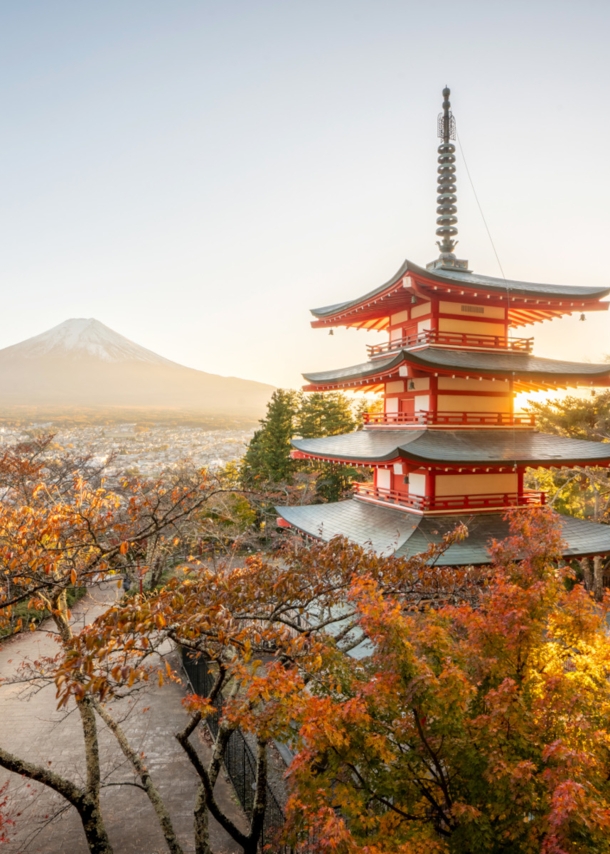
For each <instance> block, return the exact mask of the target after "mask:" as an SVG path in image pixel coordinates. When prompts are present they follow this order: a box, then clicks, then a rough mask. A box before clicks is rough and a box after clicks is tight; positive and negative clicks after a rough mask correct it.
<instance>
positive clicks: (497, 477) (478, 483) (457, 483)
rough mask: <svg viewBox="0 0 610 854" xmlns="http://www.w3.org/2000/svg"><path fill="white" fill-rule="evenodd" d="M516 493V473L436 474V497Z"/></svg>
mask: <svg viewBox="0 0 610 854" xmlns="http://www.w3.org/2000/svg"><path fill="white" fill-rule="evenodd" d="M498 492H499V493H505V492H508V493H516V492H517V474H516V473H514V474H513V473H510V474H505V473H492V474H439V475H437V476H436V495H437V497H441V496H448V495H493V494H494V493H498Z"/></svg>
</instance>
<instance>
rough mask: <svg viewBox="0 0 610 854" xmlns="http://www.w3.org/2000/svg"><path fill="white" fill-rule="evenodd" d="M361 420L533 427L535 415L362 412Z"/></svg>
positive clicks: (380, 422)
mask: <svg viewBox="0 0 610 854" xmlns="http://www.w3.org/2000/svg"><path fill="white" fill-rule="evenodd" d="M362 420H363V422H364V423H365V424H369V425H377V426H379V425H385V426H391V425H403V424H414V425H422V426H425V425H430V424H433V425H438V424H444V425H446V426H455V427H459V426H460V425H471V424H480V425H487V426H501V427H535V426H536V416H535V415H530V414H521V413H520V414H518V415H514V414H512V413H510V412H451V411H437V412H433V411H426V410H423V409H421V410H418V411H417V412H364V413H363V415H362Z"/></svg>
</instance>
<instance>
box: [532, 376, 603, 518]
mask: <svg viewBox="0 0 610 854" xmlns="http://www.w3.org/2000/svg"><path fill="white" fill-rule="evenodd" d="M528 409H529V411H530V412H532V413H533V414H534V415H535V416H536V423H537V426H538V428H539V429H540V430H542V431H543V432H544V433H554V434H555V435H558V436H567V437H569V438H571V439H586V440H588V441H593V442H607V441H610V391H604V392H602V393H601V394H596V393H593V394H592V395H591V396H590V397H582V398H580V397H572V396H570V395H569V396H567V397H564V398H563V399H562V400H555V401H549V402H545V403H538V402H535V401H529V402H528ZM527 486H529V487H530V488H532V489H543V490H545V491H546V492H547V494H548V503H549V504H550V505H551V506H552V507H554V508H555V509H556V510H558V511H559V512H560V513H567V514H569V515H571V516H579V517H581V518H592V519H594V520H595V521H597V522H603V521H608V517H609V515H610V482H609V480H608V471H607V470H606V469H604V468H600V467H595V466H585V467H583V468H580V467H579V468H575V469H570V470H566V469H557V470H554V471H549V470H546V469H530V470H529V472H528V475H527Z"/></svg>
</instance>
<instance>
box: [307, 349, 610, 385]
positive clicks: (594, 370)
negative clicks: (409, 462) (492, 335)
mask: <svg viewBox="0 0 610 854" xmlns="http://www.w3.org/2000/svg"><path fill="white" fill-rule="evenodd" d="M426 375H432V376H459V377H471V378H472V377H475V378H479V377H480V378H481V379H483V378H487V379H495V380H500V381H508V382H512V383H513V388H514V390H515V391H532V390H539V389H548V388H549V387H554V388H562V387H563V388H567V387H576V386H579V385H586V386H608V385H610V363H602V364H591V363H586V362H585V363H582V362H564V361H563V360H558V359H544V358H541V357H539V356H532V355H530V354H529V353H515V352H508V353H507V352H485V353H483V352H476V351H468V350H449V349H442V348H437V347H426V348H424V349H420V350H417V351H415V352H414V351H412V350H400V351H398V352H396V353H394V354H392V356H389V357H387V358H385V359H375V360H374V361H369V362H363V363H361V364H359V365H351V366H350V367H347V368H338V369H336V370H334V371H320V372H317V373H308V374H303V377H304V378H305V379H306V380H307V383H308V385H306V386H305V390H306V391H326V390H329V389H340V388H345V389H359V390H373V389H376V388H379V387H380V386H382V385H384V384H385V383H387V382H389V381H392V380H394V379H399V378H402V377H412V376H426Z"/></svg>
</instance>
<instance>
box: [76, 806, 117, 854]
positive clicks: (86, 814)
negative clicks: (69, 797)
mask: <svg viewBox="0 0 610 854" xmlns="http://www.w3.org/2000/svg"><path fill="white" fill-rule="evenodd" d="M77 809H78V812H79V815H80V818H81V821H82V823H83V830H84V831H85V836H86V837H87V844H88V846H89V851H90V854H113V850H112V846H111V844H110V840H109V839H108V834H107V833H106V828H105V827H104V820H103V819H102V814H101V812H100V807H99V803H94V802H93V801H91V799H90V798H88V797H85V798H84V799H83V804H82V807H81V808H80V809H79V808H78V807H77Z"/></svg>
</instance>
